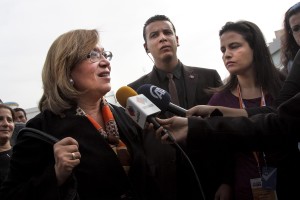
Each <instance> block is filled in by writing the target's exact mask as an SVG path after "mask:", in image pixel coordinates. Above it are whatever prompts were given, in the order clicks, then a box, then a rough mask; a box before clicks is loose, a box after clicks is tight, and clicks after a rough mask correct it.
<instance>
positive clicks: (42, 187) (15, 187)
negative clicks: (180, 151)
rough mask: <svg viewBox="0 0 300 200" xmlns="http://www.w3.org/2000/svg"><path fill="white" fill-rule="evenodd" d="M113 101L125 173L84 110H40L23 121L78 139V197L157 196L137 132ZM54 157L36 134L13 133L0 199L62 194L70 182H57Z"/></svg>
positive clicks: (50, 199) (50, 198) (47, 198)
mask: <svg viewBox="0 0 300 200" xmlns="http://www.w3.org/2000/svg"><path fill="white" fill-rule="evenodd" d="M113 107H114V109H113V114H114V117H115V120H116V123H117V125H118V129H119V134H120V138H121V139H122V141H123V142H124V143H125V144H126V145H127V147H128V150H129V152H130V155H131V158H132V162H131V168H130V171H129V175H128V176H127V175H126V174H125V172H124V170H123V167H122V166H121V164H120V161H119V159H118V158H117V156H116V154H115V153H114V151H113V150H112V148H111V147H110V146H109V144H108V143H107V142H106V140H105V139H104V138H103V137H102V136H101V135H100V134H99V132H98V131H97V130H96V129H95V128H94V126H93V125H92V124H91V123H90V121H89V120H88V119H87V118H86V117H85V116H78V115H75V110H76V109H75V108H74V109H70V110H69V111H67V112H66V116H65V117H61V116H58V115H55V114H53V113H52V112H50V111H44V112H42V113H40V114H38V115H37V116H36V117H34V118H32V119H31V120H30V121H28V122H27V124H26V126H27V127H30V128H35V129H38V130H41V131H44V132H46V133H48V134H51V135H53V136H54V137H56V138H58V139H62V138H65V137H73V138H74V139H76V140H77V141H78V143H79V151H80V153H81V159H80V164H79V165H78V166H77V167H76V168H75V169H74V170H73V173H74V175H75V177H76V179H77V183H78V184H77V192H78V194H79V197H80V199H81V200H85V199H88V200H96V199H113V200H116V199H123V198H121V196H122V195H123V196H125V195H124V194H126V195H127V196H132V197H133V199H147V200H152V199H160V197H159V195H158V193H157V190H156V189H155V187H156V186H155V184H154V182H153V181H151V176H149V174H150V173H149V168H148V167H147V165H146V159H145V156H144V151H143V149H142V146H141V140H140V134H139V132H138V131H137V129H135V125H134V124H133V121H132V120H131V119H130V118H129V117H128V116H127V115H126V114H125V112H124V110H123V108H121V107H116V106H113ZM54 163H55V161H54V156H53V147H52V146H50V145H49V144H46V143H45V142H43V141H41V140H37V139H35V138H29V137H21V138H18V142H17V143H16V145H15V146H14V148H13V156H12V158H11V166H10V173H9V175H8V179H7V181H6V182H4V183H3V185H2V187H1V190H0V199H1V200H19V199H22V200H41V199H43V200H55V199H64V198H63V197H65V196H66V195H68V194H66V192H67V191H69V190H68V188H69V186H70V185H73V184H71V183H70V181H67V182H66V183H65V184H64V186H61V187H58V186H57V180H56V175H55V170H54ZM152 189H153V190H152ZM125 199H127V198H125Z"/></svg>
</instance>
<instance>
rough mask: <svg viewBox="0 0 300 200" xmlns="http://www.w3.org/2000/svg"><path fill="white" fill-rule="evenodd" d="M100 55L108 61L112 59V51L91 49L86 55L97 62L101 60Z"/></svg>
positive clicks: (93, 61)
mask: <svg viewBox="0 0 300 200" xmlns="http://www.w3.org/2000/svg"><path fill="white" fill-rule="evenodd" d="M101 55H102V56H103V57H104V58H105V59H106V60H108V61H111V59H112V56H113V55H112V53H111V52H110V51H102V52H99V51H91V52H90V53H89V54H88V55H87V56H86V57H87V58H88V59H89V60H90V61H91V62H92V63H95V62H99V61H100V60H101Z"/></svg>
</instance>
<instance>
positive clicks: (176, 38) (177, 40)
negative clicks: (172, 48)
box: [176, 35, 179, 47]
mask: <svg viewBox="0 0 300 200" xmlns="http://www.w3.org/2000/svg"><path fill="white" fill-rule="evenodd" d="M176 41H177V46H178V47H179V39H178V36H177V35H176Z"/></svg>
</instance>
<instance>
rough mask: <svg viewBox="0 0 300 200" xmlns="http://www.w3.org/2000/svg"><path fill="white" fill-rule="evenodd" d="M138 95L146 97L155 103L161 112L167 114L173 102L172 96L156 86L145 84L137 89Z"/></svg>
mask: <svg viewBox="0 0 300 200" xmlns="http://www.w3.org/2000/svg"><path fill="white" fill-rule="evenodd" d="M137 93H138V94H143V95H145V96H146V97H147V98H148V99H149V100H150V101H151V102H152V103H154V104H155V105H156V106H157V107H158V108H159V109H160V110H161V112H166V111H167V110H168V106H169V104H170V102H171V96H170V94H169V93H168V92H167V91H165V90H163V89H161V88H159V87H156V86H155V85H151V84H145V85H142V86H140V87H139V88H138V89H137Z"/></svg>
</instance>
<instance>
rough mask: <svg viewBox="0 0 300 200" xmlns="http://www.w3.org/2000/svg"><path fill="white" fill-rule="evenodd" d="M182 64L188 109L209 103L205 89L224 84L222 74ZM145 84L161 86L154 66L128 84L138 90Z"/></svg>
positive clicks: (208, 96)
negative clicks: (148, 71)
mask: <svg viewBox="0 0 300 200" xmlns="http://www.w3.org/2000/svg"><path fill="white" fill-rule="evenodd" d="M182 66H183V76H184V81H185V86H186V88H185V90H186V94H187V104H188V106H187V108H186V109H189V108H191V107H193V106H195V105H199V104H207V102H208V101H209V99H210V97H211V95H208V94H207V93H205V91H204V89H207V88H208V87H218V86H220V85H222V81H221V78H220V75H219V74H218V72H217V71H216V70H214V69H206V68H200V67H191V66H186V65H184V64H182ZM144 84H152V85H155V86H157V87H160V83H159V79H158V76H157V73H156V71H155V70H154V67H153V69H152V71H151V72H150V73H148V74H146V75H144V76H142V77H140V78H139V79H137V80H136V81H134V82H132V83H130V84H128V86H129V87H131V88H132V89H134V90H137V89H138V88H139V87H140V86H142V85H144ZM180 106H182V105H180Z"/></svg>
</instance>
